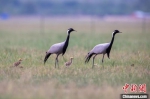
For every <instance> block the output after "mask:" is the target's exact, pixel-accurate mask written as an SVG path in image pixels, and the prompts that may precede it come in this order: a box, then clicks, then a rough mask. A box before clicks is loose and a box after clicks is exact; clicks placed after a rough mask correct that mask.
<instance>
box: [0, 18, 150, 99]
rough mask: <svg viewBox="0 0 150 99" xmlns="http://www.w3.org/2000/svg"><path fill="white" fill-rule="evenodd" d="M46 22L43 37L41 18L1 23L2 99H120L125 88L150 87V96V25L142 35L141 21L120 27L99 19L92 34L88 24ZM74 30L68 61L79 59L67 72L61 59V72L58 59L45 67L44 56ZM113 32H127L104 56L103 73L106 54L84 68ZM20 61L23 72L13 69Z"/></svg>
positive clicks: (47, 20) (71, 20)
mask: <svg viewBox="0 0 150 99" xmlns="http://www.w3.org/2000/svg"><path fill="white" fill-rule="evenodd" d="M45 20H46V21H45V26H44V31H43V32H42V33H40V31H41V30H40V25H39V23H40V22H39V20H38V18H12V19H9V20H5V21H3V20H0V98H1V99H20V98H21V99H43V98H44V99H49V98H52V99H60V98H61V99H77V98H78V99H91V98H93V99H99V98H100V97H101V98H103V99H110V97H112V98H111V99H119V97H120V94H121V93H124V91H123V90H122V86H124V85H125V83H129V84H137V85H138V84H143V83H146V85H147V86H146V88H147V93H150V79H149V78H150V61H149V60H150V40H149V37H150V30H149V26H150V21H148V22H147V23H146V33H141V31H142V30H141V23H140V21H133V22H132V21H131V22H116V24H115V22H107V21H103V20H98V19H95V28H94V29H92V30H94V33H92V30H91V26H90V20H88V19H86V20H85V19H83V20H82V19H79V20H77V19H63V18H62V19H57V18H54V19H51V18H46V19H45ZM14 22H15V23H14ZM69 27H73V28H74V29H75V30H77V32H73V33H71V38H70V43H69V47H68V49H67V52H66V54H65V55H64V57H65V60H68V59H69V58H70V57H74V60H73V64H72V66H71V67H69V68H66V67H65V66H64V63H65V62H64V60H63V58H62V56H61V55H60V56H59V69H58V68H57V69H55V68H54V62H55V57H56V56H55V55H52V56H51V57H50V58H49V59H48V61H47V63H46V65H45V66H44V64H43V59H44V56H45V52H46V51H47V50H48V49H49V47H50V46H51V45H52V44H54V43H58V42H62V41H64V40H65V39H66V35H67V34H66V30H67V29H68V28H69ZM114 29H118V30H120V31H121V32H123V33H122V34H117V35H116V37H115V41H114V44H113V47H112V51H111V53H110V59H108V58H107V56H105V59H104V68H103V67H102V63H101V58H102V55H99V56H97V57H96V59H95V64H97V65H96V66H95V68H94V69H91V67H92V59H91V60H90V62H89V63H88V64H85V63H84V61H85V60H84V57H85V55H86V54H87V53H88V51H89V50H91V49H92V48H93V47H94V46H95V45H96V44H99V43H105V42H110V40H111V32H112V31H113V30H114ZM19 58H22V59H23V62H22V64H21V66H23V68H15V67H11V66H12V65H13V63H14V62H15V61H17V60H18V59H19ZM132 64H134V67H132V66H131V65H132ZM128 92H130V91H129V89H128ZM108 94H109V95H108Z"/></svg>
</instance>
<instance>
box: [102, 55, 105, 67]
mask: <svg viewBox="0 0 150 99" xmlns="http://www.w3.org/2000/svg"><path fill="white" fill-rule="evenodd" d="M104 55H105V54H103V58H102V65H103V68H104V64H103V62H104Z"/></svg>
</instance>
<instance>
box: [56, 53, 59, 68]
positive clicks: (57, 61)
mask: <svg viewBox="0 0 150 99" xmlns="http://www.w3.org/2000/svg"><path fill="white" fill-rule="evenodd" d="M58 56H59V55H57V57H56V62H57V65H58V68H59V64H58Z"/></svg>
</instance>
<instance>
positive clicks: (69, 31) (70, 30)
mask: <svg viewBox="0 0 150 99" xmlns="http://www.w3.org/2000/svg"><path fill="white" fill-rule="evenodd" d="M72 31H75V30H74V29H73V28H69V29H68V31H67V33H68V34H70V33H71V32H72Z"/></svg>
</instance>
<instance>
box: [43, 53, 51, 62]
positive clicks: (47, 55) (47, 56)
mask: <svg viewBox="0 0 150 99" xmlns="http://www.w3.org/2000/svg"><path fill="white" fill-rule="evenodd" d="M50 55H51V53H46V56H45V59H44V64H45V62H46V61H47V59H48V58H49V56H50Z"/></svg>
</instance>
